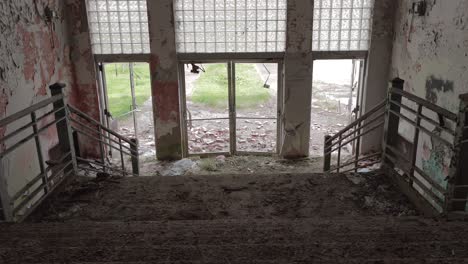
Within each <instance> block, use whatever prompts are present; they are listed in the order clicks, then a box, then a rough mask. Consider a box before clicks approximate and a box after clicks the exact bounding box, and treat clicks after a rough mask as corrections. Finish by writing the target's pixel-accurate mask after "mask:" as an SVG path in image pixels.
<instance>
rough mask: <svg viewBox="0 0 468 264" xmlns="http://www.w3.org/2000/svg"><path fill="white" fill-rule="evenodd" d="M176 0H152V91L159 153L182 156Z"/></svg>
mask: <svg viewBox="0 0 468 264" xmlns="http://www.w3.org/2000/svg"><path fill="white" fill-rule="evenodd" d="M172 10H173V1H172V0H161V1H148V20H149V34H150V46H151V60H150V71H151V91H152V98H153V112H154V126H155V139H156V149H157V152H156V153H157V156H158V159H160V160H166V159H180V158H181V157H182V137H181V124H180V108H179V82H178V74H177V54H176V46H175V30H174V17H173V12H172Z"/></svg>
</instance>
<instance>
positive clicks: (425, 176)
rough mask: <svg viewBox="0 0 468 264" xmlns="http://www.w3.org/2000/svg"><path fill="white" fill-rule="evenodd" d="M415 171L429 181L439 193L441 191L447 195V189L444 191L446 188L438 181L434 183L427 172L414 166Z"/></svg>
mask: <svg viewBox="0 0 468 264" xmlns="http://www.w3.org/2000/svg"><path fill="white" fill-rule="evenodd" d="M414 170H415V171H416V172H417V173H418V174H419V175H421V177H422V178H423V179H424V180H425V181H427V182H428V183H429V184H430V185H431V186H432V187H434V188H436V189H437V191H439V192H440V193H442V194H445V193H446V192H447V190H446V189H444V187H442V186H441V185H440V184H439V183H437V182H436V181H434V180H433V179H432V178H431V177H429V175H427V174H426V172H424V171H423V170H421V169H420V168H419V167H418V166H414Z"/></svg>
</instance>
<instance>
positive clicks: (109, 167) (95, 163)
mask: <svg viewBox="0 0 468 264" xmlns="http://www.w3.org/2000/svg"><path fill="white" fill-rule="evenodd" d="M76 159H77V160H78V161H81V162H86V163H91V164H94V165H97V166H101V167H106V168H107V169H110V170H113V171H117V172H123V173H125V174H128V175H133V176H138V175H136V174H133V173H132V172H128V171H124V170H121V169H117V168H115V167H111V166H107V165H104V164H101V163H99V162H96V161H92V160H88V159H83V158H80V157H76ZM80 168H81V169H82V170H91V171H95V172H102V171H100V170H98V169H94V168H85V167H83V166H81V167H80Z"/></svg>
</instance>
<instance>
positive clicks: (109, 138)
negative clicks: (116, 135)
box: [70, 119, 132, 151]
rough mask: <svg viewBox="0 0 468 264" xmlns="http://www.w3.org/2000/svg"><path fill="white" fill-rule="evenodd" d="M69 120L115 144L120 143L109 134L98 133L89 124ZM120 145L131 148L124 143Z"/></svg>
mask: <svg viewBox="0 0 468 264" xmlns="http://www.w3.org/2000/svg"><path fill="white" fill-rule="evenodd" d="M70 120H71V121H72V122H75V123H77V124H78V125H80V126H81V127H82V128H85V129H86V130H88V131H90V132H91V133H96V134H99V135H100V136H102V137H103V138H105V139H108V140H110V141H112V142H114V143H115V144H118V145H119V144H122V143H121V142H119V141H116V140H115V139H112V138H111V137H109V136H106V135H105V134H104V133H99V131H98V130H94V129H92V128H90V127H89V126H86V125H85V124H83V123H81V122H79V121H78V120H73V119H70ZM72 127H73V126H72ZM73 128H75V127H73ZM119 140H121V139H119ZM122 146H123V147H125V148H126V149H128V150H130V151H131V150H132V149H131V148H130V147H127V146H125V145H122Z"/></svg>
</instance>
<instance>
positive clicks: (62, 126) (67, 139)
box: [49, 83, 78, 174]
mask: <svg viewBox="0 0 468 264" xmlns="http://www.w3.org/2000/svg"><path fill="white" fill-rule="evenodd" d="M65 87H66V85H65V84H63V83H54V84H52V85H51V86H49V89H50V93H51V95H52V96H55V95H58V94H61V95H63V89H64V88H65ZM53 107H54V110H58V109H60V108H62V107H65V100H64V99H63V98H62V100H58V101H56V102H54V103H53ZM63 117H65V122H58V123H57V125H56V126H57V134H58V139H59V146H60V149H61V150H62V152H63V153H64V154H65V153H68V152H70V155H71V159H72V164H73V171H74V172H75V174H76V173H77V172H78V165H77V161H76V152H75V145H74V142H73V131H72V127H71V121H70V118H71V116H70V112H69V110H68V108H65V110H62V111H58V112H55V119H56V120H57V119H60V118H63ZM67 173H68V171H66V170H64V174H67Z"/></svg>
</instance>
